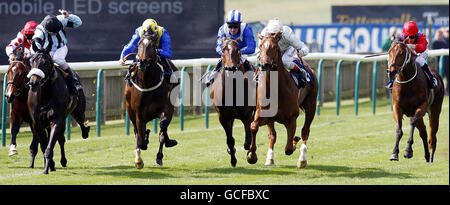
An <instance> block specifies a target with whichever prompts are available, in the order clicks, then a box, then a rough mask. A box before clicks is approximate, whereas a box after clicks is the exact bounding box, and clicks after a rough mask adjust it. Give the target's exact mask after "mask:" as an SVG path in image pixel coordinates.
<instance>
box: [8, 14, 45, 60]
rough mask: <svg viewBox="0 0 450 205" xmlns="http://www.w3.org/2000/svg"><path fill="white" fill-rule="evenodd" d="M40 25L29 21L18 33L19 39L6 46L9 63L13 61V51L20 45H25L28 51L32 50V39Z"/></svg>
mask: <svg viewBox="0 0 450 205" xmlns="http://www.w3.org/2000/svg"><path fill="white" fill-rule="evenodd" d="M38 25H39V24H38V23H37V22H35V21H28V22H27V23H26V24H25V26H24V27H23V29H22V30H21V31H20V32H19V33H17V37H16V38H15V39H13V40H12V41H11V42H10V43H9V45H8V46H6V49H5V51H6V55H7V56H8V57H9V61H10V62H11V61H13V60H14V59H12V58H13V55H12V54H13V51H14V50H15V49H16V48H17V47H18V46H20V45H23V46H24V47H25V48H26V49H28V50H30V46H31V39H32V38H33V35H34V31H35V30H36V27H37V26H38Z"/></svg>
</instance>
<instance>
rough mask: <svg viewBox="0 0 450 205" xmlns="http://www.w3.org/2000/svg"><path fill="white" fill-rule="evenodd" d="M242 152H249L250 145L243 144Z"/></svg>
mask: <svg viewBox="0 0 450 205" xmlns="http://www.w3.org/2000/svg"><path fill="white" fill-rule="evenodd" d="M244 150H247V151H248V150H250V144H247V143H244Z"/></svg>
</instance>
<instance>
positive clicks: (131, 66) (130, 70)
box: [125, 65, 134, 87]
mask: <svg viewBox="0 0 450 205" xmlns="http://www.w3.org/2000/svg"><path fill="white" fill-rule="evenodd" d="M133 66H134V65H130V66H129V67H128V72H127V74H126V75H125V82H127V83H128V86H130V87H131V73H132V72H133V69H132V68H133Z"/></svg>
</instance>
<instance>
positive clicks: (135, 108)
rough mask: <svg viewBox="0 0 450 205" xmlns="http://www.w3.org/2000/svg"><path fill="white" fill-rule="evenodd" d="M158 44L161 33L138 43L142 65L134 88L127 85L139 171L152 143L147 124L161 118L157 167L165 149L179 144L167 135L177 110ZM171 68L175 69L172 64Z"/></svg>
mask: <svg viewBox="0 0 450 205" xmlns="http://www.w3.org/2000/svg"><path fill="white" fill-rule="evenodd" d="M149 30H151V29H149ZM156 40H157V33H150V34H149V33H146V34H145V35H144V36H143V37H142V38H141V40H140V41H139V43H138V53H137V58H138V62H137V64H136V65H135V69H134V70H135V74H133V75H132V79H131V81H132V85H131V86H129V85H128V83H125V91H124V97H125V101H126V106H127V111H128V115H129V117H130V120H131V122H132V123H133V126H134V134H135V136H136V150H135V154H136V158H135V167H136V168H137V169H142V168H143V167H144V162H143V160H142V158H141V150H147V144H148V143H149V141H148V137H149V135H150V130H148V129H146V124H147V122H149V121H151V120H153V119H154V118H160V127H161V131H160V133H159V142H160V146H159V151H158V154H157V155H156V164H157V165H162V164H163V161H162V159H163V157H164V155H163V145H165V146H166V147H173V146H175V145H177V141H176V140H171V139H169V136H168V134H167V128H168V126H169V124H170V121H171V119H172V115H173V112H174V106H173V105H172V103H171V102H170V99H169V95H168V93H169V82H168V79H166V78H165V77H164V70H163V68H162V67H161V65H159V64H158V57H157V55H156V54H157V52H156V51H157V50H156V48H157V47H156ZM170 63H171V62H170ZM171 66H172V67H175V66H174V65H173V64H172V63H171Z"/></svg>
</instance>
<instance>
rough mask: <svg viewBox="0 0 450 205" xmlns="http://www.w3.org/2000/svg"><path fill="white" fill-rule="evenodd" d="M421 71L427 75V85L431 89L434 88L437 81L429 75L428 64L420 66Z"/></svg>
mask: <svg viewBox="0 0 450 205" xmlns="http://www.w3.org/2000/svg"><path fill="white" fill-rule="evenodd" d="M422 69H423V71H425V73H427V75H428V76H429V77H430V80H429V81H428V85H429V86H430V88H431V89H433V88H435V87H436V86H437V85H438V84H437V80H436V78H435V77H434V75H433V74H432V73H431V71H430V68H429V67H428V64H426V63H425V64H424V65H423V66H422Z"/></svg>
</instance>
